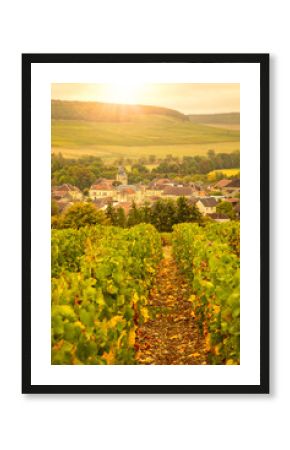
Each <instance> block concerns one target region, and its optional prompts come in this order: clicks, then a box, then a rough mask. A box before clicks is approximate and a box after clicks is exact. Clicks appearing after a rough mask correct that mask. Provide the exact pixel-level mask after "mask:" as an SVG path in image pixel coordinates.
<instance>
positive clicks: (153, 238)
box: [52, 222, 240, 364]
mask: <svg viewBox="0 0 290 450" xmlns="http://www.w3.org/2000/svg"><path fill="white" fill-rule="evenodd" d="M239 242H240V239H239V224H238V223H235V222H231V223H226V224H206V225H203V226H200V225H198V224H179V225H175V226H174V231H173V233H162V234H160V233H158V232H157V231H156V229H155V228H154V227H153V226H152V225H149V224H141V225H137V226H135V227H132V228H129V229H121V228H117V227H113V226H101V225H95V226H88V227H83V228H80V229H79V230H73V229H65V230H52V364H239V361H240V356H239V347H240V345H239V336H240V334H239V313H240V295H239V261H240V260H239V252H240V250H239ZM162 245H163V251H162Z"/></svg>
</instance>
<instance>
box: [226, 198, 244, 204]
mask: <svg viewBox="0 0 290 450" xmlns="http://www.w3.org/2000/svg"><path fill="white" fill-rule="evenodd" d="M223 201H224V202H228V203H239V201H240V199H239V198H224V199H223Z"/></svg>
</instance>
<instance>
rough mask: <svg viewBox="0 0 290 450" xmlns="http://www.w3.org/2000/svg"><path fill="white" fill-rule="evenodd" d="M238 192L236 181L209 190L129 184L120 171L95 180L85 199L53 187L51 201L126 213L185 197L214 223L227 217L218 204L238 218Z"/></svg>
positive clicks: (166, 182) (163, 181)
mask: <svg viewBox="0 0 290 450" xmlns="http://www.w3.org/2000/svg"><path fill="white" fill-rule="evenodd" d="M217 191H218V192H217ZM239 191H240V180H239V179H232V180H228V179H223V180H220V181H218V182H216V183H213V184H211V185H208V186H205V185H204V184H202V183H193V182H189V183H180V182H178V181H175V180H171V179H169V178H157V179H155V180H153V181H151V182H150V183H148V184H147V185H145V184H141V183H139V184H128V177H127V174H126V171H125V170H124V169H123V168H119V170H118V173H117V177H116V179H115V180H112V179H106V178H100V179H98V180H96V181H95V183H93V184H92V186H91V187H90V189H89V190H88V195H87V196H84V195H83V193H82V192H81V190H80V189H79V188H78V187H76V186H73V185H71V184H63V185H61V186H54V187H52V198H53V199H54V200H56V201H57V202H58V204H59V207H60V209H64V208H66V207H67V206H69V205H70V204H72V203H73V202H75V201H87V200H88V198H89V199H90V201H92V202H93V203H94V204H95V205H96V207H98V208H100V209H106V208H107V206H108V204H109V203H110V204H112V205H113V206H115V207H123V208H124V210H125V212H128V211H129V210H130V208H131V206H132V203H133V202H135V203H136V204H139V205H140V204H144V203H145V202H147V203H149V204H153V203H154V202H155V201H157V200H160V199H170V198H172V199H177V198H178V197H185V198H187V199H188V201H190V203H192V204H194V205H196V206H197V207H198V209H199V210H200V211H201V213H202V214H203V215H212V218H213V219H214V220H226V217H222V216H223V215H222V214H219V213H217V212H216V206H217V204H218V202H219V201H220V200H222V201H226V202H230V203H232V205H233V206H234V208H235V211H236V213H237V215H239V198H238V196H237V195H236V194H237V193H239ZM213 215H214V216H213Z"/></svg>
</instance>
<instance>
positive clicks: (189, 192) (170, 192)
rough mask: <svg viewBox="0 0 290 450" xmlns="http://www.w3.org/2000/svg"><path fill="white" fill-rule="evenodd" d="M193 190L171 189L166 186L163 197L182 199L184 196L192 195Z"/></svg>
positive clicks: (187, 188) (183, 188)
mask: <svg viewBox="0 0 290 450" xmlns="http://www.w3.org/2000/svg"><path fill="white" fill-rule="evenodd" d="M192 193H193V190H192V188H190V187H173V186H172V187H171V186H168V187H166V188H165V189H164V191H163V195H174V196H179V197H182V196H184V195H192Z"/></svg>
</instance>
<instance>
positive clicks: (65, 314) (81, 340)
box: [22, 54, 269, 394]
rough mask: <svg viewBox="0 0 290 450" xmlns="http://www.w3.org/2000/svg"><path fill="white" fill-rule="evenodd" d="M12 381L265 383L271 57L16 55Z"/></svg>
mask: <svg viewBox="0 0 290 450" xmlns="http://www.w3.org/2000/svg"><path fill="white" fill-rule="evenodd" d="M22 148H23V159H22V167H23V174H22V188H23V201H22V208H23V209H22V218H23V222H22V230H23V231H22V232H23V235H22V267H23V300H22V392H23V393H76V394H77V393H92V394H94V393H96V394H101V393H105V394H106V393H125V394H126V393H132V394H134V393H144V394H154V393H157V394H161V393H164V394H165V393H166V394H168V393H172V394H195V393H240V394H250V393H253V394H258V393H264V394H266V393H269V55H268V54H23V55H22Z"/></svg>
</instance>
